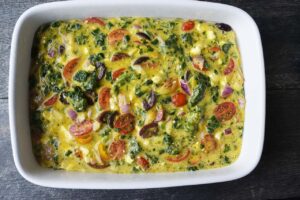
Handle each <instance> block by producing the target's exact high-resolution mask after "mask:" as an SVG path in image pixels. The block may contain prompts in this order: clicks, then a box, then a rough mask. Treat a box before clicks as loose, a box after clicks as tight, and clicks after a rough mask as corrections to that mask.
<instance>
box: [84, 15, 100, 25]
mask: <svg viewBox="0 0 300 200" xmlns="http://www.w3.org/2000/svg"><path fill="white" fill-rule="evenodd" d="M85 22H86V23H88V24H99V25H100V26H105V22H104V21H103V20H101V19H100V18H98V17H90V18H87V19H86V20H85Z"/></svg>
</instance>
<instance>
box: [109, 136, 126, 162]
mask: <svg viewBox="0 0 300 200" xmlns="http://www.w3.org/2000/svg"><path fill="white" fill-rule="evenodd" d="M125 148H126V143H125V141H124V140H116V141H113V142H112V143H111V145H110V146H109V148H108V152H109V156H110V158H111V159H113V160H118V159H121V158H122V157H123V155H124V154H125Z"/></svg>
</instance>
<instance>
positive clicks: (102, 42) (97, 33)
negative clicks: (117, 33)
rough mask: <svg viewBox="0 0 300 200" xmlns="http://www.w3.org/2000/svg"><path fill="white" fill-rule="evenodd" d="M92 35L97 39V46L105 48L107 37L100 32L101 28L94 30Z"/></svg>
mask: <svg viewBox="0 0 300 200" xmlns="http://www.w3.org/2000/svg"><path fill="white" fill-rule="evenodd" d="M92 35H93V36H94V38H95V43H96V45H98V46H102V47H104V46H105V40H106V35H105V34H104V33H102V32H100V29H99V28H97V29H95V30H93V31H92Z"/></svg>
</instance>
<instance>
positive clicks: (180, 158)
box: [166, 149, 190, 163]
mask: <svg viewBox="0 0 300 200" xmlns="http://www.w3.org/2000/svg"><path fill="white" fill-rule="evenodd" d="M189 155H190V150H189V149H187V151H186V152H185V153H184V154H180V155H177V156H174V157H167V158H166V160H167V161H169V162H175V163H177V162H181V161H184V160H185V159H187V158H188V157H189Z"/></svg>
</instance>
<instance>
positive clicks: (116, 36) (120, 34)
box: [108, 29, 128, 45]
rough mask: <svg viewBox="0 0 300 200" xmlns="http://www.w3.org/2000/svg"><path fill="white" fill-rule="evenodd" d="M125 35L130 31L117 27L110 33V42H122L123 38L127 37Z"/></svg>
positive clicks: (112, 43)
mask: <svg viewBox="0 0 300 200" xmlns="http://www.w3.org/2000/svg"><path fill="white" fill-rule="evenodd" d="M125 35H128V31H127V30H125V29H116V30H113V31H112V32H110V33H109V34H108V43H109V44H110V45H114V44H116V43H117V42H120V41H122V40H123V38H124V37H125Z"/></svg>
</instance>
